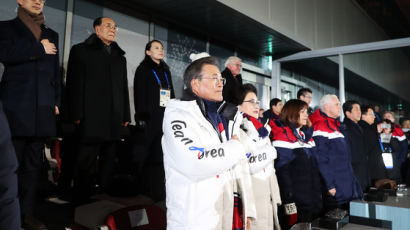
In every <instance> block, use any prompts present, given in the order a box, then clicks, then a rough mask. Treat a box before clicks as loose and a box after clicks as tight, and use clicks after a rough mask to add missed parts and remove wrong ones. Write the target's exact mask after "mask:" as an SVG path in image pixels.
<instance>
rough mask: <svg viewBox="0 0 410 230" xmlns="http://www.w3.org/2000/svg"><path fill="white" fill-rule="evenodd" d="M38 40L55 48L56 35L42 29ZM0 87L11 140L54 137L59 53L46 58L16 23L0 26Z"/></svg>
mask: <svg viewBox="0 0 410 230" xmlns="http://www.w3.org/2000/svg"><path fill="white" fill-rule="evenodd" d="M41 30H42V34H41V39H48V40H49V41H50V42H52V43H54V44H55V46H56V47H58V34H57V33H56V32H54V31H53V30H51V29H50V28H48V27H46V26H45V25H42V26H41ZM0 62H1V63H3V65H4V74H3V77H2V80H1V83H0V99H1V100H2V101H3V106H4V112H5V113H6V115H7V119H8V121H9V126H10V130H11V134H12V136H26V137H27V136H42V137H44V136H55V122H56V116H55V106H56V105H57V106H59V105H60V89H61V74H60V68H59V59H58V53H57V54H56V55H47V54H46V53H45V51H44V48H43V46H42V44H41V43H40V42H38V41H37V40H36V39H35V37H34V35H33V34H32V33H31V31H30V30H29V29H28V28H27V26H26V25H24V23H23V22H22V21H21V20H20V19H19V18H15V19H13V20H10V21H2V22H0Z"/></svg>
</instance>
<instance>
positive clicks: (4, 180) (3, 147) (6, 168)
mask: <svg viewBox="0 0 410 230" xmlns="http://www.w3.org/2000/svg"><path fill="white" fill-rule="evenodd" d="M1 115H2V114H0V116H1ZM3 121H4V120H2V118H1V117H0V129H1V128H2V129H1V131H0V229H9V230H19V229H20V207H19V200H18V198H17V174H16V170H17V158H16V154H15V153H14V148H13V145H12V143H11V139H10V138H9V136H8V135H7V133H6V131H7V132H8V130H6V127H7V129H8V126H6V125H5V124H4V122H3Z"/></svg>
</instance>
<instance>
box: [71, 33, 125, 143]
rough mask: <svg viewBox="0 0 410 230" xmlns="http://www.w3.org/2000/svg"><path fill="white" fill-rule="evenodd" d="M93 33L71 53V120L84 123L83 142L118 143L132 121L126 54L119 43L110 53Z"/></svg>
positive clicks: (82, 130)
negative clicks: (109, 141) (123, 128)
mask: <svg viewBox="0 0 410 230" xmlns="http://www.w3.org/2000/svg"><path fill="white" fill-rule="evenodd" d="M104 46H105V44H104V43H103V42H102V41H101V40H100V39H99V38H98V37H97V35H95V34H92V35H91V36H90V37H89V38H87V39H86V40H85V41H84V42H83V43H80V44H77V45H74V46H73V47H72V48H71V51H70V57H69V61H68V69H67V92H68V103H69V115H70V118H71V121H73V122H74V121H76V120H80V125H79V127H78V128H79V132H80V136H81V138H82V140H83V141H108V140H118V139H119V138H120V131H121V128H122V127H123V126H122V125H123V123H124V122H129V121H130V107H129V96H128V81H127V64H126V59H125V57H124V54H125V52H124V51H123V50H122V49H121V48H120V47H119V46H118V44H117V43H115V42H114V43H112V44H111V53H110V54H109V53H108V52H107V50H106V48H105V47H104Z"/></svg>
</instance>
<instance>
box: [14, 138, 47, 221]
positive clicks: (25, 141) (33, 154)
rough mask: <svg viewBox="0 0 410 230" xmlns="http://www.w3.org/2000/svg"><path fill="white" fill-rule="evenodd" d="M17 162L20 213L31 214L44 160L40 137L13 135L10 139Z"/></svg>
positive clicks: (42, 144)
mask: <svg viewBox="0 0 410 230" xmlns="http://www.w3.org/2000/svg"><path fill="white" fill-rule="evenodd" d="M12 141H13V145H14V149H15V151H16V156H17V160H18V162H19V168H18V171H17V175H18V194H19V199H20V210H21V214H22V215H26V214H29V215H32V214H33V211H34V207H35V203H36V198H37V197H36V195H37V190H38V185H39V182H40V178H39V177H40V173H41V168H42V166H43V162H44V143H45V140H44V139H42V138H35V137H15V138H13V139H12Z"/></svg>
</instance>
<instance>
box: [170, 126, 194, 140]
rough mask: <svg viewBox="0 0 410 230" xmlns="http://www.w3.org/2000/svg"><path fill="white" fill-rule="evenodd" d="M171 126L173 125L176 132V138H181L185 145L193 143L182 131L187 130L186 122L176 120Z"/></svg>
mask: <svg viewBox="0 0 410 230" xmlns="http://www.w3.org/2000/svg"><path fill="white" fill-rule="evenodd" d="M171 124H172V127H171V128H172V130H173V131H174V137H175V138H181V140H180V141H181V142H182V143H184V144H185V145H187V144H191V143H192V140H191V139H189V138H188V137H185V134H184V132H183V131H182V129H185V128H186V127H187V126H186V123H185V122H184V121H179V120H175V121H171Z"/></svg>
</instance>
